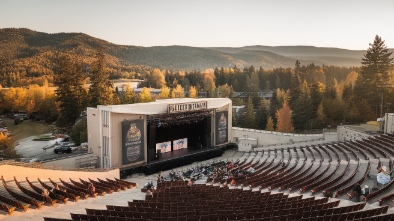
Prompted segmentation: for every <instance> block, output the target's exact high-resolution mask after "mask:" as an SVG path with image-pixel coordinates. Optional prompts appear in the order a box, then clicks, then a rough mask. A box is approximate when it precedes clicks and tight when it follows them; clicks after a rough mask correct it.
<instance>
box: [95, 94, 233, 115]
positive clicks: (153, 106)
mask: <svg viewBox="0 0 394 221" xmlns="http://www.w3.org/2000/svg"><path fill="white" fill-rule="evenodd" d="M200 101H207V109H215V108H220V107H223V106H225V105H227V104H230V103H231V100H230V99H229V98H175V99H161V100H156V101H154V102H149V103H136V104H123V105H108V106H103V105H99V106H97V108H96V109H98V110H103V111H110V112H113V113H124V114H143V115H154V114H165V113H168V105H169V104H181V103H193V102H200Z"/></svg>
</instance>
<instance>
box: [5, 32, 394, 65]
mask: <svg viewBox="0 0 394 221" xmlns="http://www.w3.org/2000/svg"><path fill="white" fill-rule="evenodd" d="M99 48H100V49H103V50H104V52H105V54H106V55H107V57H108V62H109V65H110V66H111V67H113V68H116V67H128V66H144V67H152V68H160V69H170V70H194V69H197V70H205V69H207V68H215V67H218V68H220V67H225V68H226V67H233V66H235V65H236V66H237V67H239V68H243V67H244V66H251V65H253V66H254V67H255V68H259V67H263V68H264V69H269V68H279V67H283V68H287V67H291V68H293V67H294V63H295V61H296V60H297V59H298V60H300V62H301V64H302V65H303V64H309V63H312V62H313V63H315V64H316V65H322V64H325V65H333V66H347V67H349V66H361V58H362V56H363V54H365V52H366V50H347V49H340V48H321V47H320V48H319V47H313V46H277V47H270V46H261V45H256V46H245V47H239V48H231V47H209V48H202V47H188V46H155V47H140V46H125V45H116V44H113V43H110V42H108V41H105V40H102V39H98V38H95V37H91V36H89V35H87V34H83V33H56V34H48V33H43V32H36V31H33V30H29V29H23V28H22V29H16V28H4V29H0V56H3V57H7V58H9V59H11V60H16V61H19V62H24V61H27V60H29V59H30V60H31V59H33V60H35V61H39V63H41V62H50V61H51V60H52V57H51V56H54V54H55V53H56V52H62V53H68V54H70V55H73V56H77V57H80V58H81V59H84V61H87V63H89V60H91V59H93V57H94V54H95V52H96V51H97V50H98V49H99ZM390 50H391V51H394V50H393V49H390ZM37 58H39V59H37ZM38 65H43V64H38ZM43 68H45V65H44V67H43Z"/></svg>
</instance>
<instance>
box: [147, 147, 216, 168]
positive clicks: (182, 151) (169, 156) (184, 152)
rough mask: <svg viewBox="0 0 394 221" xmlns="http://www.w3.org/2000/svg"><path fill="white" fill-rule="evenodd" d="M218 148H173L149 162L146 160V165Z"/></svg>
mask: <svg viewBox="0 0 394 221" xmlns="http://www.w3.org/2000/svg"><path fill="white" fill-rule="evenodd" d="M218 149H220V147H209V148H204V149H193V148H185V149H180V150H174V151H170V152H167V153H162V155H161V158H159V159H155V160H151V161H150V162H148V164H147V165H152V164H157V163H162V162H165V161H169V160H174V159H177V158H181V157H185V156H192V155H198V154H200V153H205V152H210V151H216V150H218Z"/></svg>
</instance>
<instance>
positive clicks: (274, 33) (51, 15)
mask: <svg viewBox="0 0 394 221" xmlns="http://www.w3.org/2000/svg"><path fill="white" fill-rule="evenodd" d="M9 27H16V28H19V27H23V28H29V29H33V30H36V31H41V32H47V33H57V32H83V33H86V34H88V35H91V36H94V37H97V38H101V39H104V40H107V41H109V42H112V43H115V44H123V45H139V46H162V45H187V46H204V47H208V46H216V47H219V46H227V47H239V46H246V45H269V46H278V45H314V46H319V47H339V48H347V49H360V50H365V49H367V48H368V44H369V43H371V42H373V39H374V37H375V35H376V34H378V35H380V36H381V37H382V39H383V40H385V42H386V45H387V46H388V47H389V48H394V0H242V1H241V0H240V1H234V0H139V1H136V0H118V1H116V0H113V1H101V0H63V1H57V0H34V1H33V0H0V28H9Z"/></svg>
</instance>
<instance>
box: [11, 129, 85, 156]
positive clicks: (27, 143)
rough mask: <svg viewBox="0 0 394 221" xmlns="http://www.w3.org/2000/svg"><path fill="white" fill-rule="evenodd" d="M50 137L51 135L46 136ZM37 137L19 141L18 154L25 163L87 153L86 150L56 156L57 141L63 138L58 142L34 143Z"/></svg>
mask: <svg viewBox="0 0 394 221" xmlns="http://www.w3.org/2000/svg"><path fill="white" fill-rule="evenodd" d="M45 135H48V136H50V135H51V134H45ZM34 138H37V136H31V137H27V138H24V139H22V140H19V141H18V144H17V146H16V147H15V150H16V152H17V153H18V154H19V155H20V156H21V158H23V159H24V160H25V161H29V160H34V161H44V160H50V159H55V158H61V157H64V156H65V155H78V154H81V153H86V152H87V151H86V150H79V149H77V150H75V151H73V152H72V153H64V154H55V152H54V148H55V144H56V142H57V141H60V140H61V138H58V139H56V140H49V141H33V139H34Z"/></svg>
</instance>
